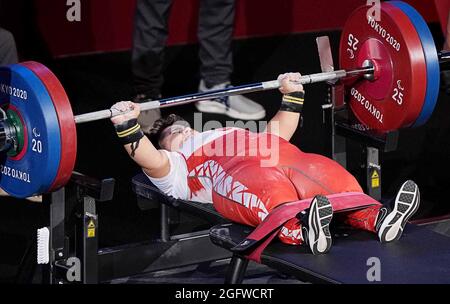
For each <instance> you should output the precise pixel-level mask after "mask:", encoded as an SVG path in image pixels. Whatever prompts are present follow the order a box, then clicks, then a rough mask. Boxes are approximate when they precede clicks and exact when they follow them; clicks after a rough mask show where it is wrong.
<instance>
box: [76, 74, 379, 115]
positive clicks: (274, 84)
mask: <svg viewBox="0 0 450 304" xmlns="http://www.w3.org/2000/svg"><path fill="white" fill-rule="evenodd" d="M373 71H374V68H373V66H368V67H362V68H357V69H352V70H348V71H346V70H338V71H333V72H325V73H316V74H310V75H303V76H301V78H300V80H298V81H292V83H295V84H302V85H303V84H310V83H316V82H323V81H330V80H337V79H341V78H345V77H348V76H355V75H358V76H361V75H363V76H365V77H369V76H368V75H371V74H372V73H373ZM279 87H280V82H279V81H278V80H271V81H265V82H258V83H252V84H246V85H241V86H232V87H226V88H224V89H220V90H213V91H208V92H200V93H195V94H189V95H184V96H177V97H170V98H165V99H160V100H149V101H146V102H145V101H144V102H142V103H141V104H140V108H141V111H147V110H152V109H159V108H166V107H172V106H178V105H183V104H187V103H191V102H197V101H203V100H210V99H215V98H220V97H224V96H233V95H242V94H248V93H253V92H261V91H267V90H273V89H278V88H279ZM123 113H124V112H116V111H114V109H108V110H101V111H96V112H91V113H85V114H80V115H77V116H75V123H77V124H80V123H85V122H91V121H96V120H101V119H107V118H111V117H113V116H116V115H120V114H123Z"/></svg>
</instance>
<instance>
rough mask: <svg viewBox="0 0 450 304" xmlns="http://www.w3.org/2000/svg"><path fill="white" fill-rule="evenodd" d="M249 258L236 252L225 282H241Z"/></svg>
mask: <svg viewBox="0 0 450 304" xmlns="http://www.w3.org/2000/svg"><path fill="white" fill-rule="evenodd" d="M247 266H248V260H247V259H246V258H244V257H241V256H239V255H236V254H234V255H233V257H232V259H231V262H230V266H229V267H228V270H227V274H226V276H225V284H241V283H242V281H243V280H244V275H245V271H246V270H247Z"/></svg>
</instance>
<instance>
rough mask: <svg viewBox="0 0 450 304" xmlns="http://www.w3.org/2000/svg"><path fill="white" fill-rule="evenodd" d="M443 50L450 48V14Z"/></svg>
mask: <svg viewBox="0 0 450 304" xmlns="http://www.w3.org/2000/svg"><path fill="white" fill-rule="evenodd" d="M444 50H450V14H449V15H448V21H447V34H446V37H445V43H444Z"/></svg>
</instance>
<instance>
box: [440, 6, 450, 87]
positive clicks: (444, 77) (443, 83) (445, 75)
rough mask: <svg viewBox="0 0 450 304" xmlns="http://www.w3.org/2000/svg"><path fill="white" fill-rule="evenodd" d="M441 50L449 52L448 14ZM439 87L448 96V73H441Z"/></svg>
mask: <svg viewBox="0 0 450 304" xmlns="http://www.w3.org/2000/svg"><path fill="white" fill-rule="evenodd" d="M443 49H444V50H445V51H450V13H449V15H448V21H447V31H446V32H445V42H444V47H443ZM441 87H442V88H443V89H444V90H445V92H446V93H447V94H448V95H450V71H441Z"/></svg>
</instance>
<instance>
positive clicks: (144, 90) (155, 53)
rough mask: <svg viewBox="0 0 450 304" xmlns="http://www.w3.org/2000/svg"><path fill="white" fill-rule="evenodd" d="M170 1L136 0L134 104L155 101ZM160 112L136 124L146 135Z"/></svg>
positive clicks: (147, 114)
mask: <svg viewBox="0 0 450 304" xmlns="http://www.w3.org/2000/svg"><path fill="white" fill-rule="evenodd" d="M171 4H172V1H171V0H138V1H137V3H136V13H135V17H134V33H133V49H132V62H131V66H132V72H133V82H134V88H135V91H136V94H137V95H136V97H135V98H134V101H135V102H140V101H142V100H145V99H157V98H159V97H160V95H161V86H162V84H163V81H164V79H163V75H162V73H163V64H164V48H165V44H166V40H167V35H168V24H167V23H168V18H169V14H170V7H171ZM159 117H160V111H159V109H157V110H150V111H146V112H143V113H141V115H140V117H139V123H140V124H141V127H142V129H143V131H144V132H147V131H148V130H149V129H150V127H151V126H152V125H153V123H154V121H155V120H156V119H158V118H159Z"/></svg>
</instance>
